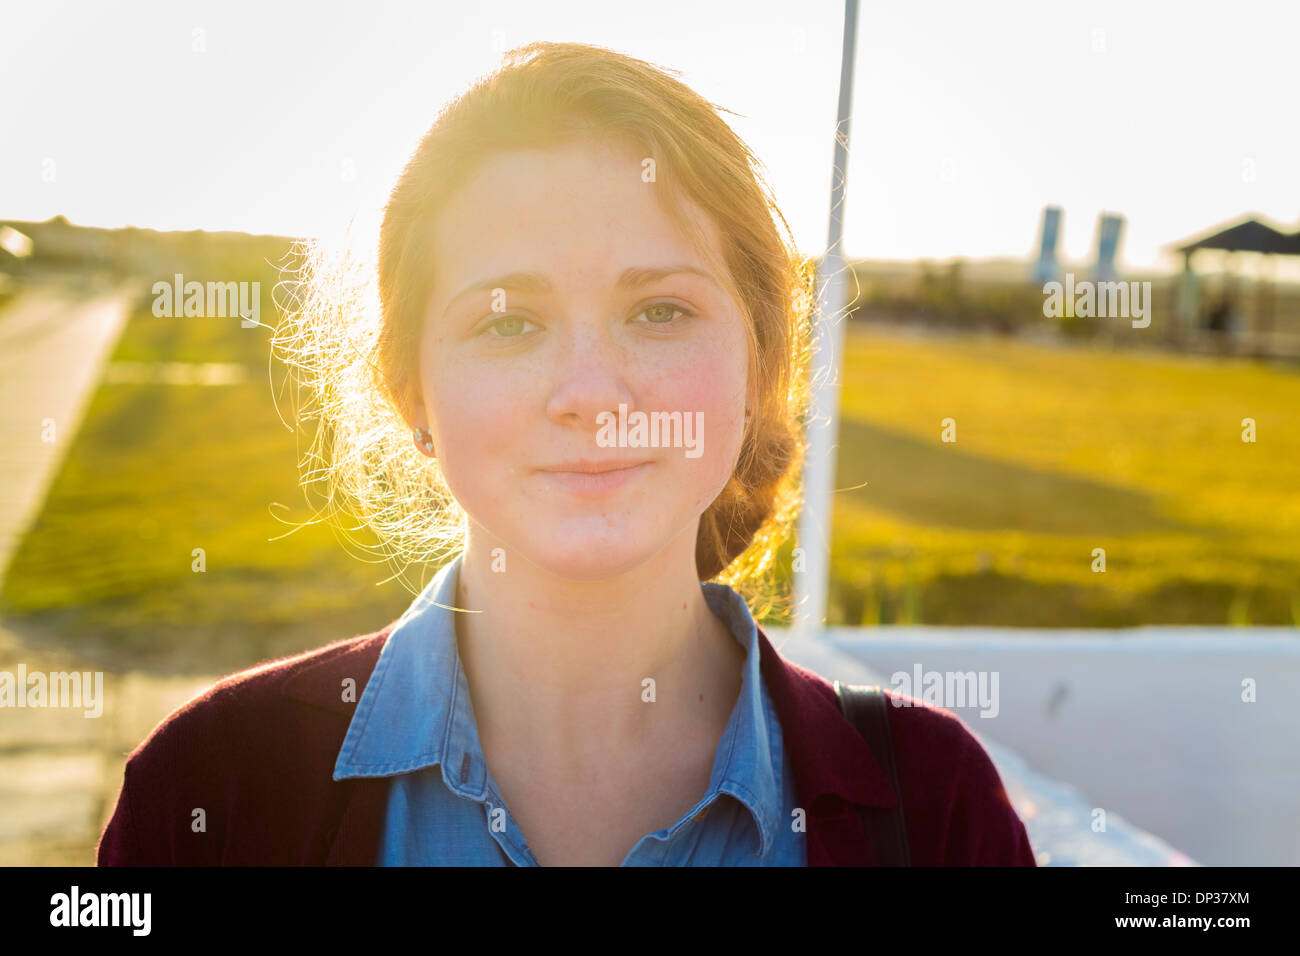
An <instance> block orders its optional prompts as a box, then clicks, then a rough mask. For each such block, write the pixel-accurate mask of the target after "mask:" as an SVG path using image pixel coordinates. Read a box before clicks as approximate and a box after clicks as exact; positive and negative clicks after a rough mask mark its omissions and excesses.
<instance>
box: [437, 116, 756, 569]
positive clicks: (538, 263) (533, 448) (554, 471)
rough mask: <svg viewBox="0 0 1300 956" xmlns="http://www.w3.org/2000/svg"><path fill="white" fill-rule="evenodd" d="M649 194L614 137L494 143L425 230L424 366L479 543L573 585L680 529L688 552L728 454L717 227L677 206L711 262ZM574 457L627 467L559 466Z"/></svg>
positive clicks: (735, 437) (726, 310)
mask: <svg viewBox="0 0 1300 956" xmlns="http://www.w3.org/2000/svg"><path fill="white" fill-rule="evenodd" d="M664 188H667V187H666V186H664V185H661V184H658V183H655V182H645V181H643V178H642V157H641V156H639V155H636V154H635V153H631V152H625V151H622V150H619V149H617V148H616V147H610V146H605V145H596V144H593V143H590V142H575V143H572V144H569V145H565V146H563V147H559V148H556V149H554V150H546V151H540V150H536V151H535V150H527V151H516V152H509V153H504V154H500V155H498V156H496V157H495V158H493V159H492V160H490V161H489V162H487V163H486V164H485V165H484V166H483V167H481V168H480V170H479V171H478V172H477V174H476V175H475V176H474V177H473V178H472V179H471V180H470V181H469V182H467V183H466V184H465V185H464V186H463V187H462V188H461V189H459V190H458V191H457V192H456V193H455V194H454V195H453V196H452V197H451V200H450V202H449V203H448V204H447V205H446V206H445V207H444V209H443V210H442V212H441V213H440V215H439V217H438V219H437V220H436V222H435V225H434V247H435V249H436V250H437V252H436V261H435V262H434V263H433V268H434V273H433V274H434V282H435V287H436V291H435V292H434V294H433V296H432V298H431V301H430V308H429V311H428V313H427V316H426V325H425V328H424V332H423V335H422V336H421V344H420V377H421V384H422V386H423V393H424V411H425V414H426V416H427V418H426V423H427V425H428V427H429V429H430V431H431V433H432V439H433V445H434V449H435V454H436V455H437V456H438V458H439V460H440V462H441V466H442V469H443V473H444V475H445V477H446V480H447V483H448V485H449V486H450V488H451V490H452V493H453V494H454V495H455V496H456V500H457V501H458V502H460V504H461V506H462V507H463V508H464V509H465V510H466V512H467V513H468V514H469V517H470V519H471V522H472V523H473V524H476V525H479V526H481V528H482V529H483V530H485V531H486V532H488V535H489V536H490V537H491V538H492V539H494V540H492V541H491V546H492V547H504V548H505V549H506V552H507V554H508V555H512V556H513V555H514V554H518V555H521V556H523V557H525V558H527V559H528V560H529V561H531V562H533V563H534V564H536V565H538V566H540V567H542V568H545V569H546V570H548V571H550V572H551V573H554V574H557V575H561V576H564V577H568V578H570V579H573V580H599V579H602V578H606V577H610V576H613V575H615V574H619V573H621V572H623V571H626V570H628V569H631V568H634V567H636V566H637V565H639V564H641V563H643V562H645V561H647V560H649V559H650V558H652V557H654V556H655V555H657V554H659V552H661V551H662V550H663V549H664V548H665V547H667V546H668V545H669V544H670V543H671V542H673V541H674V540H675V539H676V540H677V541H678V543H679V544H681V543H682V542H685V545H684V546H685V549H686V550H687V552H688V553H689V554H691V555H693V554H694V549H695V533H696V529H697V528H698V521H699V517H700V515H701V514H703V513H704V511H705V510H706V509H707V508H708V507H709V505H710V504H711V503H712V502H713V501H714V499H715V498H716V497H717V496H718V494H719V493H720V492H721V491H722V489H723V488H724V487H725V485H726V484H727V482H728V480H729V479H730V477H731V475H732V471H733V468H734V466H735V463H736V459H737V456H738V454H739V450H740V443H741V438H742V434H743V428H744V415H745V408H746V404H747V395H748V394H750V393H749V385H750V383H749V381H748V355H749V352H748V340H747V337H746V334H745V325H744V322H745V319H744V317H743V315H742V313H741V311H740V308H739V306H738V304H737V303H736V302H735V301H734V300H733V299H732V298H731V297H730V296H729V295H728V293H727V292H726V291H725V290H724V288H723V286H722V285H721V284H719V280H721V279H722V276H720V275H718V272H717V269H718V268H720V266H717V265H714V264H713V263H716V262H718V261H720V259H721V255H720V247H719V245H718V244H717V234H716V231H715V229H714V227H713V226H712V224H711V223H708V222H706V221H705V219H706V217H704V216H703V214H702V213H700V212H699V211H698V209H696V208H694V207H692V208H691V213H692V215H694V216H696V217H697V221H699V222H700V223H701V224H702V225H704V226H705V228H706V230H707V233H706V234H707V235H708V237H709V243H710V246H711V250H710V251H711V255H712V256H713V260H712V262H709V261H706V259H705V258H704V257H702V256H701V255H700V254H699V253H697V252H696V251H695V250H694V249H693V248H692V246H691V243H690V241H689V239H688V238H687V237H686V236H684V235H682V234H680V233H679V232H678V230H677V229H676V227H675V226H674V224H673V222H672V220H671V219H670V218H669V217H668V216H667V215H666V214H665V213H664V211H663V210H662V209H661V207H660V204H659V193H658V190H661V189H664ZM693 270H698V271H693ZM523 274H528V275H527V276H525V275H523ZM711 277H716V278H711ZM620 405H623V406H626V408H625V410H624V412H623V420H624V421H625V422H626V424H627V432H626V435H627V438H625V439H620V438H619V427H618V426H619V421H618V417H619V413H620V409H619V406H620ZM651 412H665V413H678V414H677V415H676V416H674V417H675V418H676V419H678V420H679V421H680V423H681V425H682V426H684V427H681V428H671V429H670V428H664V427H663V426H662V425H661V424H660V423H659V422H660V419H659V417H658V416H651V415H647V414H646V413H651ZM602 413H608V414H607V416H602ZM642 416H644V418H645V421H644V425H645V426H646V427H645V429H644V434H643V435H642V436H641V439H640V444H639V445H638V444H634V442H636V441H637V438H636V434H635V426H636V424H637V420H638V418H641V417H642ZM611 420H612V424H610V421H611ZM663 420H664V421H667V420H668V419H667V418H666V416H665V417H664V419H663ZM685 426H689V427H685ZM610 440H613V441H614V442H616V443H617V442H620V441H621V442H622V444H614V445H612V446H609V445H607V444H605V443H606V442H608V441H610ZM674 441H675V442H676V443H677V444H676V446H675V447H674V446H673V444H672V443H673V442H674ZM584 461H585V462H594V463H596V464H597V465H599V466H608V465H611V464H617V465H625V464H634V465H637V466H638V467H635V468H633V469H629V470H626V471H623V472H619V473H611V474H606V475H604V476H603V477H600V476H591V475H579V474H574V473H572V471H567V470H566V467H565V466H569V467H570V468H572V467H576V466H575V465H574V463H575V462H584ZM684 532H685V533H687V535H688V537H685V538H684V537H682V536H683V533H684ZM473 533H475V534H477V533H478V531H477V529H475V531H474V532H473Z"/></svg>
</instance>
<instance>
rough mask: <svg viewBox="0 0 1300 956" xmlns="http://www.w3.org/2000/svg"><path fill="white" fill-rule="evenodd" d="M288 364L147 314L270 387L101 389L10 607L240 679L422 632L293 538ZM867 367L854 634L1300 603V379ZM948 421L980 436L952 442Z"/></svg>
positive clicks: (299, 503)
mask: <svg viewBox="0 0 1300 956" xmlns="http://www.w3.org/2000/svg"><path fill="white" fill-rule="evenodd" d="M266 354H267V332H266V330H264V329H256V330H248V329H241V328H240V327H239V323H238V321H237V320H234V321H231V320H223V319H189V320H177V319H168V318H161V319H160V318H155V317H154V316H153V315H152V314H151V313H150V312H149V310H148V308H147V305H145V304H144V303H142V305H141V307H140V308H139V309H138V310H137V312H136V313H135V314H134V315H133V317H132V319H131V321H130V322H129V323H128V327H127V330H126V333H125V335H124V337H123V339H122V341H121V343H120V344H119V347H118V349H117V352H116V354H115V356H114V358H115V360H116V361H202V362H237V363H240V364H243V365H245V366H246V367H247V368H248V370H249V379H248V381H247V382H246V383H244V384H239V385H228V386H208V387H204V386H178V385H132V384H109V383H104V384H101V385H100V387H99V389H98V391H97V393H96V394H95V396H94V399H93V402H92V404H91V406H90V408H89V411H88V414H87V417H86V420H85V423H84V425H83V428H82V432H81V434H80V436H79V438H78V440H77V442H76V444H75V445H74V447H73V448H72V449H71V450H70V452H69V456H68V458H67V460H66V463H65V465H64V467H63V469H62V471H61V472H60V474H59V476H58V478H57V480H56V482H55V483H54V486H53V488H52V490H51V492H50V495H49V498H48V500H47V502H46V505H45V508H44V511H43V513H42V515H41V517H40V519H39V523H38V525H37V526H36V528H35V529H34V531H33V533H31V534H29V535H28V536H27V538H26V539H25V540H24V542H23V544H22V546H21V548H20V550H19V553H18V554H17V556H16V558H15V561H14V563H13V566H12V568H11V570H10V573H9V575H8V578H7V580H6V584H5V590H4V595H3V600H4V608H5V611H6V613H8V614H10V615H17V616H19V617H20V618H23V619H25V620H27V621H28V622H30V624H31V625H32V626H33V627H35V628H38V629H44V630H47V631H50V632H53V633H56V634H58V635H62V636H63V637H64V638H65V639H66V640H67V641H69V642H73V643H81V644H94V645H98V646H102V647H106V648H111V649H112V650H113V651H114V652H116V653H120V654H121V655H123V656H124V657H129V658H142V659H143V658H152V657H156V656H158V655H167V656H168V657H169V658H171V659H177V660H185V661H193V662H194V664H195V666H205V667H217V668H227V667H233V666H236V665H238V664H241V663H245V662H248V661H252V660H257V659H260V658H261V657H264V656H267V655H270V654H275V653H289V652H291V651H294V650H298V649H302V648H307V647H312V646H317V645H319V644H323V643H326V642H328V641H331V640H335V639H338V638H342V637H347V636H350V635H352V634H356V633H361V632H363V631H367V630H372V629H375V628H378V627H380V626H382V625H383V624H385V623H387V622H388V621H390V620H392V619H393V618H394V617H396V616H397V615H398V614H399V613H400V612H401V611H402V610H403V609H404V608H405V606H406V605H407V603H408V602H409V600H410V594H409V593H408V592H407V591H405V590H404V589H403V588H402V587H401V586H400V585H399V584H397V583H395V582H389V583H386V584H380V583H379V582H382V581H383V580H384V579H385V578H387V577H388V576H389V574H390V570H389V569H388V568H387V567H386V566H384V565H382V564H368V563H363V562H361V561H359V560H357V559H356V558H354V557H352V556H350V555H349V554H347V553H346V552H345V551H344V549H343V548H342V547H341V546H340V544H339V542H338V541H337V540H336V538H335V536H334V534H333V532H332V531H331V530H330V528H329V526H328V525H322V524H318V525H311V526H308V527H305V528H302V529H300V530H298V531H296V532H294V533H292V534H289V535H287V536H284V535H285V532H287V531H288V530H289V528H290V525H289V524H286V523H284V522H286V521H287V522H295V521H302V520H303V519H304V518H306V517H307V516H308V511H307V508H306V506H305V503H304V499H303V497H302V493H301V492H300V491H299V490H298V488H297V477H296V473H295V467H294V463H295V460H296V456H297V450H296V447H295V439H294V436H293V433H292V432H290V431H289V430H287V429H286V428H285V426H284V425H283V424H282V423H281V422H280V420H279V418H278V417H277V415H276V413H275V411H274V408H273V405H272V402H271V389H270V385H269V382H268V373H267V364H266ZM845 379H846V382H845V386H844V390H843V411H842V423H841V432H840V447H839V459H838V460H839V468H838V480H837V488H840V489H851V490H844V491H841V492H840V493H839V494H837V495H836V503H835V513H834V547H833V551H834V562H833V569H834V581H833V586H832V594H831V621H832V623H836V624H844V623H848V624H859V623H894V622H921V623H943V624H990V625H1011V626H1029V625H1037V626H1058V625H1069V626H1122V625H1137V624H1154V623H1207V624H1224V623H1243V624H1244V623H1253V624H1288V625H1289V624H1293V623H1295V619H1296V615H1297V614H1300V376H1298V375H1297V374H1296V373H1295V372H1294V371H1289V370H1277V369H1272V368H1269V367H1266V366H1263V365H1259V364H1254V363H1248V362H1244V361H1234V360H1227V361H1208V360H1201V359H1195V358H1188V357H1178V356H1159V355H1140V354H1134V353H1107V352H1105V351H1098V350H1093V349H1087V348H1075V349H1056V348H1050V347H1044V346H1035V345H1028V344H1024V343H1018V342H1014V341H1008V340H1000V339H980V338H916V337H907V336H900V335H898V334H897V333H885V332H883V331H871V330H868V329H864V328H861V327H854V328H852V329H851V330H850V332H849V338H848V352H847V365H846V372H845ZM949 418H950V419H952V420H953V421H954V422H955V435H956V441H955V442H944V441H942V440H941V430H942V427H943V425H942V422H943V420H944V419H949ZM1244 418H1253V419H1254V420H1255V422H1256V428H1257V438H1258V440H1257V441H1256V442H1254V443H1246V442H1243V441H1242V438H1241V436H1242V424H1241V423H1242V419H1244ZM864 482H865V484H863V483H864ZM280 506H283V507H280ZM272 511H274V512H275V514H274V515H273V514H272ZM277 516H278V518H277ZM278 519H279V520H278ZM196 548H202V549H204V552H205V560H206V571H204V572H203V573H196V572H195V571H193V570H192V567H191V566H192V563H193V561H194V557H193V551H194V549H196ZM1096 548H1104V549H1105V562H1106V564H1105V572H1104V573H1098V572H1096V571H1094V570H1093V565H1094V556H1093V549H1096ZM787 550H788V546H787Z"/></svg>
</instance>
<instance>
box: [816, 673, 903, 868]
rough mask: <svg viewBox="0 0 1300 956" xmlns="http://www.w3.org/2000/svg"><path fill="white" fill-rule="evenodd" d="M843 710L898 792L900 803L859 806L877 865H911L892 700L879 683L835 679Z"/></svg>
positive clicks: (896, 792)
mask: <svg viewBox="0 0 1300 956" xmlns="http://www.w3.org/2000/svg"><path fill="white" fill-rule="evenodd" d="M835 693H836V695H837V696H838V697H839V699H840V710H842V711H843V712H844V716H845V717H847V718H848V720H849V723H851V724H853V726H854V727H856V728H857V730H858V733H860V734H861V735H862V739H863V740H865V741H866V742H867V745H868V746H869V747H871V752H872V753H873V754H875V755H876V760H877V761H879V762H880V766H881V768H882V769H883V770H884V771H885V776H886V777H888V778H889V785H890V786H891V787H893V788H894V793H895V794H896V795H897V796H898V806H897V807H896V808H894V809H890V808H889V807H859V808H858V811H859V812H860V813H861V815H862V828H863V829H864V830H865V831H866V833H867V838H868V839H869V840H870V841H871V850H872V854H873V855H874V856H875V858H876V863H877V865H878V866H911V865H912V854H911V850H909V848H908V845H907V825H906V821H905V820H904V818H903V791H902V788H900V787H899V785H898V765H897V764H896V763H895V762H894V741H893V738H892V737H891V736H890V733H889V701H888V699H887V698H886V697H885V695H884V693H883V691H881V689H880V688H879V687H866V686H861V685H855V684H841V683H840V682H839V681H835Z"/></svg>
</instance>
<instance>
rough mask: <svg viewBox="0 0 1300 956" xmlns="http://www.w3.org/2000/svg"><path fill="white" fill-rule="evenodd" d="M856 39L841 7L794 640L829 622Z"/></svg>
mask: <svg viewBox="0 0 1300 956" xmlns="http://www.w3.org/2000/svg"><path fill="white" fill-rule="evenodd" d="M857 36H858V3H857V0H845V2H844V49H843V53H842V56H841V61H840V103H839V112H838V118H837V120H836V123H835V154H834V155H835V159H834V165H833V166H832V168H831V217H830V230H829V234H828V237H827V241H826V254H825V256H823V257H822V261H821V266H820V268H819V269H818V274H817V301H818V303H819V305H820V306H821V310H820V318H819V320H818V322H817V325H816V328H815V330H814V340H813V341H814V351H813V360H812V362H813V381H812V389H813V395H812V408H811V414H810V416H809V419H808V424H807V438H808V455H807V460H806V461H805V463H804V475H803V478H804V504H803V510H802V511H801V512H800V514H799V531H798V538H799V540H798V542H797V543H798V547H800V548H801V549H803V551H802V553H803V560H804V568H803V570H802V571H799V570H796V571H795V572H794V590H795V607H794V612H793V615H792V616H793V621H792V631H793V634H792V636H793V637H795V638H798V637H801V636H809V635H813V634H818V633H820V632H821V630H822V628H823V627H824V626H825V622H826V590H827V585H828V582H829V580H830V547H831V503H832V502H831V493H832V490H833V488H834V482H835V440H836V436H837V435H838V434H839V423H840V369H841V367H842V365H843V351H844V321H845V319H844V311H845V307H846V306H847V301H846V300H847V296H846V294H845V293H846V282H845V279H846V276H845V274H844V251H843V244H842V240H843V236H844V197H845V192H846V189H845V187H846V184H847V179H848V166H849V118H850V116H851V114H852V111H853V60H854V52H855V49H856V47H857Z"/></svg>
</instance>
